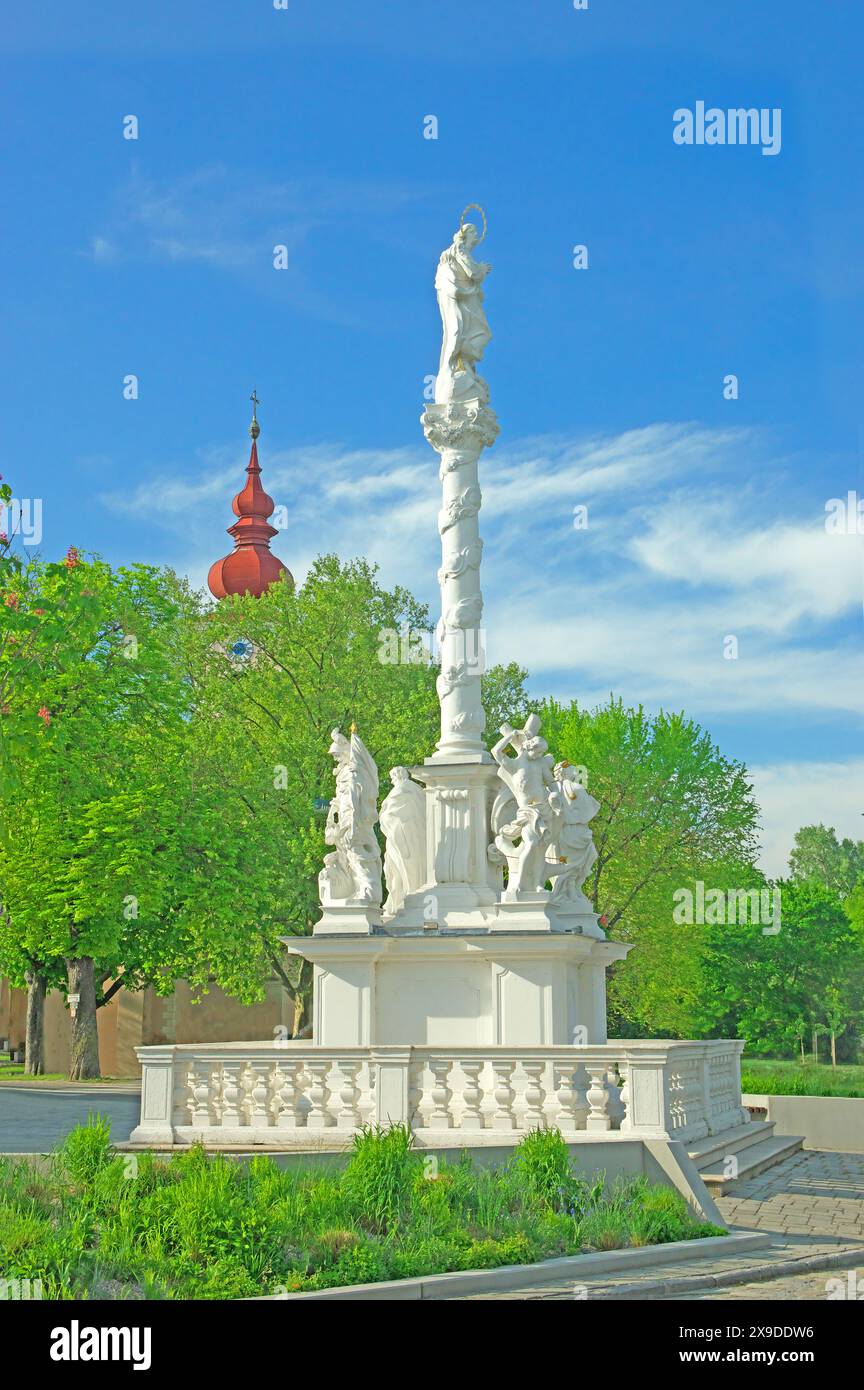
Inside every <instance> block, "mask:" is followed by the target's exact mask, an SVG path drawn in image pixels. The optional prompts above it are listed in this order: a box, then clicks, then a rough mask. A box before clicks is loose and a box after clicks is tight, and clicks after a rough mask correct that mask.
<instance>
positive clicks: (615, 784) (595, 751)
mask: <svg viewBox="0 0 864 1390" xmlns="http://www.w3.org/2000/svg"><path fill="white" fill-rule="evenodd" d="M538 712H539V713H540V716H541V718H542V720H543V731H544V736H545V737H546V738H547V740H548V742H549V745H550V749H551V751H552V752H553V754H554V756H555V757H556V758H558V759H562V758H563V759H567V760H568V761H569V762H570V763H572V764H574V765H575V766H577V767H582V768H584V769H585V780H586V782H587V787H588V790H589V791H590V793H591V794H592V796H594V797H596V799H597V800H598V801H599V802H600V811H599V812H598V814H597V816H596V817H595V819H594V820H593V821H592V830H593V833H594V842H595V845H596V848H597V855H598V857H597V862H596V864H595V865H594V868H593V870H592V873H591V874H590V875H589V877H588V879H587V881H586V884H585V893H586V894H587V896H588V897H589V898H591V899H592V901H593V903H594V908H595V911H597V912H598V913H600V914H601V915H602V916H603V917H605V919H606V923H607V926H608V930H609V932H610V934H611V935H612V936H614V937H617V938H619V939H621V940H625V941H628V942H632V943H634V945H635V947H636V949H635V950H633V951H632V952H631V953H630V955H629V957H628V959H627V960H626V961H624V962H622V963H621V964H620V965H617V966H615V967H614V968H613V969H612V970H611V971H610V972H609V975H608V979H609V1008H610V1029H611V1031H612V1032H613V1033H617V1034H618V1035H624V1036H626V1037H634V1036H640V1035H645V1034H647V1035H649V1036H657V1035H658V1034H659V1035H660V1036H663V1037H682V1036H683V1037H693V1036H699V1032H698V1029H699V1026H700V1021H699V1013H700V1001H701V998H702V994H703V990H704V978H703V977H704V968H705V946H706V938H705V932H704V929H701V928H699V927H698V926H691V927H681V926H677V925H676V924H675V922H674V920H673V916H672V913H673V906H674V900H673V893H674V891H675V890H676V889H678V888H691V889H692V887H693V886H694V884H695V882H696V881H697V880H702V881H703V882H706V883H708V884H709V885H710V886H712V887H718V888H724V889H725V888H727V887H737V888H748V887H751V886H757V885H759V884H761V883H762V882H763V879H762V876H761V874H760V873H759V872H758V870H757V869H756V867H755V860H756V854H757V850H758V844H757V835H756V827H757V818H758V808H757V806H756V803H755V801H754V798H753V792H752V787H751V785H750V782H749V780H748V777H747V773H746V769H745V768H744V767H743V766H742V765H741V764H740V763H738V762H735V761H734V760H730V759H728V758H726V757H724V756H723V755H722V753H721V752H720V750H719V749H718V748H717V746H716V745H715V744H714V743H713V741H712V740H711V738H710V737H709V735H708V734H707V733H706V732H705V731H704V730H703V729H701V728H700V727H699V725H698V724H696V723H695V722H694V721H693V720H690V719H687V718H686V717H685V716H684V715H683V714H667V713H664V712H661V713H659V714H657V715H655V716H653V717H652V716H650V715H648V714H646V712H645V711H644V710H643V709H642V708H641V706H640V707H639V708H636V709H628V708H627V707H625V706H624V704H623V703H622V702H621V701H620V700H615V699H610V701H609V703H608V704H607V705H603V706H601V707H599V708H597V709H595V710H592V711H587V710H583V709H580V708H579V707H578V706H577V705H576V704H575V703H573V704H571V705H569V706H565V705H561V704H558V703H557V702H556V701H554V700H549V701H546V702H545V703H544V704H543V705H542V706H540V707H539V710H538Z"/></svg>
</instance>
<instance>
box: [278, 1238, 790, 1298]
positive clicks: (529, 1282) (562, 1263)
mask: <svg viewBox="0 0 864 1390" xmlns="http://www.w3.org/2000/svg"><path fill="white" fill-rule="evenodd" d="M770 1243H771V1237H770V1236H769V1235H768V1234H767V1233H766V1232H764V1231H736V1232H734V1233H732V1234H730V1235H726V1236H705V1237H701V1238H699V1239H697V1240H682V1241H672V1242H669V1243H668V1244H665V1245H645V1246H639V1247H637V1248H633V1247H628V1248H627V1249H624V1250H609V1251H603V1252H595V1253H592V1254H585V1255H568V1256H565V1257H563V1258H560V1259H555V1260H544V1261H542V1262H541V1263H539V1264H533V1265H501V1266H499V1268H497V1269H472V1270H453V1271H451V1272H449V1273H446V1274H429V1275H424V1276H422V1277H420V1278H416V1279H391V1280H387V1281H385V1282H381V1283H375V1284H348V1285H342V1286H341V1287H339V1288H335V1289H312V1290H309V1291H308V1292H307V1293H283V1294H260V1295H259V1297H258V1299H257V1300H255V1301H256V1302H257V1301H264V1300H271V1299H272V1300H277V1299H278V1300H279V1302H283V1303H284V1302H286V1301H287V1302H291V1301H293V1300H296V1299H300V1300H305V1301H309V1300H316V1301H318V1300H320V1299H325V1300H329V1299H354V1300H372V1299H376V1300H377V1299H381V1300H399V1301H400V1302H401V1301H407V1300H414V1299H435V1298H459V1297H461V1296H463V1295H464V1296H466V1297H470V1296H472V1295H473V1294H477V1293H485V1292H487V1291H491V1292H497V1291H498V1290H502V1291H503V1290H506V1289H519V1288H522V1287H531V1286H536V1285H540V1284H548V1283H551V1282H552V1280H554V1279H559V1278H560V1279H567V1280H573V1281H575V1282H578V1281H579V1280H580V1279H581V1278H586V1277H587V1278H597V1277H598V1276H599V1277H600V1278H602V1277H603V1276H604V1275H605V1274H607V1273H614V1272H615V1271H617V1270H627V1269H642V1268H648V1269H650V1268H651V1266H652V1265H668V1264H674V1263H675V1262H676V1260H697V1259H699V1258H704V1257H705V1256H707V1255H710V1256H712V1257H713V1256H720V1255H729V1254H732V1253H734V1252H735V1251H737V1250H753V1249H757V1248H761V1247H763V1246H766V1245H769V1244H770ZM656 1282H659V1281H656Z"/></svg>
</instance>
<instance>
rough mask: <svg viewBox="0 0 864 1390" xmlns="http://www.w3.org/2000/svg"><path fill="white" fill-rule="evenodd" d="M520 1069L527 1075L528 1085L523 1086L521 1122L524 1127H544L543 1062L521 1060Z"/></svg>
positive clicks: (544, 1093) (544, 1068)
mask: <svg viewBox="0 0 864 1390" xmlns="http://www.w3.org/2000/svg"><path fill="white" fill-rule="evenodd" d="M522 1070H523V1071H524V1072H525V1074H526V1076H527V1077H528V1085H527V1086H526V1087H525V1113H524V1114H523V1116H522V1124H523V1128H525V1129H545V1128H546V1116H545V1115H544V1113H543V1101H544V1099H545V1095H546V1092H545V1091H544V1089H543V1082H542V1079H541V1078H542V1076H543V1073H544V1071H545V1070H546V1063H545V1062H523V1063H522Z"/></svg>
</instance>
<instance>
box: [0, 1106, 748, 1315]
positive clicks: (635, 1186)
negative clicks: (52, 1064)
mask: <svg viewBox="0 0 864 1390" xmlns="http://www.w3.org/2000/svg"><path fill="white" fill-rule="evenodd" d="M722 1234H724V1232H723V1231H722V1230H721V1229H720V1228H718V1227H716V1226H712V1225H710V1224H709V1223H707V1222H699V1221H697V1220H696V1219H695V1218H694V1217H693V1216H692V1215H691V1214H690V1213H689V1211H688V1209H687V1207H686V1205H685V1202H684V1200H683V1198H682V1197H681V1196H680V1195H679V1194H678V1193H677V1192H673V1191H672V1190H671V1189H669V1188H666V1187H651V1186H649V1184H648V1183H647V1181H646V1180H645V1179H644V1178H642V1177H634V1178H630V1179H628V1180H626V1181H622V1180H617V1181H616V1182H615V1183H613V1184H612V1185H611V1187H610V1188H608V1189H607V1188H606V1186H605V1183H604V1178H603V1174H596V1175H595V1177H594V1179H593V1180H592V1181H591V1182H586V1181H585V1180H584V1179H582V1178H580V1177H578V1176H577V1175H575V1174H574V1173H573V1171H572V1168H571V1163H570V1157H569V1151H568V1149H567V1145H566V1143H565V1142H564V1140H563V1139H562V1137H561V1135H560V1134H559V1133H558V1131H557V1130H546V1131H542V1132H541V1131H535V1132H533V1133H531V1134H528V1135H526V1136H525V1138H524V1139H523V1140H522V1142H521V1143H520V1144H519V1145H518V1146H517V1148H516V1149H515V1150H514V1153H513V1156H512V1158H511V1159H510V1161H509V1162H508V1163H507V1164H505V1165H503V1166H501V1167H498V1168H474V1167H473V1166H472V1164H471V1161H470V1158H469V1156H468V1155H467V1154H465V1153H463V1154H461V1155H459V1156H457V1157H456V1158H455V1159H454V1160H453V1161H452V1162H450V1161H448V1162H444V1161H441V1160H436V1159H434V1158H433V1157H431V1156H429V1155H424V1154H421V1153H417V1152H416V1151H414V1150H413V1149H412V1147H411V1136H410V1134H409V1133H408V1132H407V1131H406V1130H405V1129H403V1128H401V1127H394V1128H392V1129H389V1130H368V1131H366V1132H365V1133H364V1134H363V1135H361V1136H358V1138H357V1140H356V1141H355V1143H354V1147H353V1150H352V1152H351V1153H350V1155H349V1157H348V1162H347V1164H346V1165H345V1167H344V1168H342V1169H341V1170H336V1169H333V1170H329V1169H328V1170H322V1169H321V1168H317V1169H312V1168H307V1169H283V1168H279V1167H278V1166H277V1165H276V1164H275V1163H274V1162H273V1161H272V1159H270V1158H267V1157H265V1156H261V1157H257V1158H253V1159H252V1160H251V1161H249V1162H243V1163H238V1162H233V1161H229V1160H228V1159H226V1158H224V1157H220V1156H215V1157H209V1156H207V1155H206V1154H205V1153H204V1152H203V1150H201V1149H199V1148H196V1149H191V1150H190V1151H189V1152H188V1153H184V1154H182V1155H175V1156H171V1157H169V1158H159V1157H157V1156H155V1155H153V1154H147V1153H145V1154H140V1155H131V1154H117V1153H115V1152H114V1150H113V1149H112V1148H111V1135H110V1127H109V1125H108V1124H107V1122H105V1121H104V1120H101V1119H96V1120H94V1121H93V1122H92V1123H90V1124H88V1125H86V1126H81V1127H79V1128H78V1129H75V1130H73V1131H72V1132H71V1133H70V1134H69V1135H68V1136H67V1138H66V1140H65V1142H64V1143H63V1145H62V1146H61V1147H60V1148H59V1149H58V1150H57V1151H56V1153H55V1154H54V1155H53V1157H52V1160H51V1163H50V1165H49V1169H48V1171H46V1172H41V1173H40V1172H37V1171H36V1169H35V1168H34V1167H33V1166H31V1165H30V1164H28V1163H22V1162H17V1163H16V1162H13V1161H11V1160H8V1159H7V1160H0V1269H2V1271H3V1275H4V1277H5V1278H19V1279H24V1278H30V1279H41V1281H42V1289H43V1296H44V1297H45V1298H52V1299H87V1298H100V1299H105V1298H117V1299H124V1298H135V1299H142V1298H143V1299H207V1298H220V1299H230V1298H248V1297H251V1296H254V1295H256V1294H262V1293H268V1292H269V1293H278V1292H281V1291H301V1290H306V1289H322V1288H328V1287H333V1286H337V1285H341V1284H362V1283H367V1282H370V1281H375V1280H381V1279H406V1278H410V1277H412V1276H416V1275H424V1274H436V1273H441V1272H444V1271H446V1270H464V1269H487V1268H492V1267H494V1266H496V1265H504V1264H524V1263H531V1262H533V1261H536V1260H542V1259H547V1258H551V1257H553V1256H557V1255H577V1254H579V1253H581V1252H583V1251H586V1250H615V1249H619V1248H621V1247H623V1246H627V1245H630V1246H639V1245H649V1244H658V1243H664V1242H668V1241H676V1240H691V1239H695V1238H696V1237H700V1236H710V1235H722Z"/></svg>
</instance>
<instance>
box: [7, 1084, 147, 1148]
mask: <svg viewBox="0 0 864 1390" xmlns="http://www.w3.org/2000/svg"><path fill="white" fill-rule="evenodd" d="M140 1107H141V1101H140V1097H139V1096H137V1095H118V1094H116V1092H115V1093H114V1094H111V1092H110V1091H108V1092H107V1093H106V1091H103V1090H102V1088H101V1087H100V1088H98V1089H97V1088H96V1087H95V1086H94V1087H93V1089H92V1090H88V1091H52V1090H50V1089H48V1088H47V1087H40V1088H39V1089H38V1090H36V1089H35V1088H34V1089H33V1090H32V1091H31V1090H23V1089H21V1088H19V1087H17V1086H16V1087H15V1088H14V1089H13V1088H12V1087H11V1086H9V1085H5V1086H4V1085H0V1153H46V1152H47V1151H48V1150H49V1149H53V1148H54V1147H55V1145H56V1144H59V1143H60V1142H61V1141H62V1140H63V1138H64V1137H65V1136H66V1135H67V1134H68V1133H69V1130H70V1129H74V1128H75V1126H76V1125H83V1124H86V1123H87V1116H88V1115H104V1116H105V1118H106V1119H108V1120H110V1121H111V1137H112V1139H114V1140H116V1141H118V1142H120V1141H122V1140H125V1139H128V1138H129V1135H130V1134H131V1132H132V1130H133V1129H134V1128H135V1126H136V1124H137V1123H138V1113H139V1110H140Z"/></svg>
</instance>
